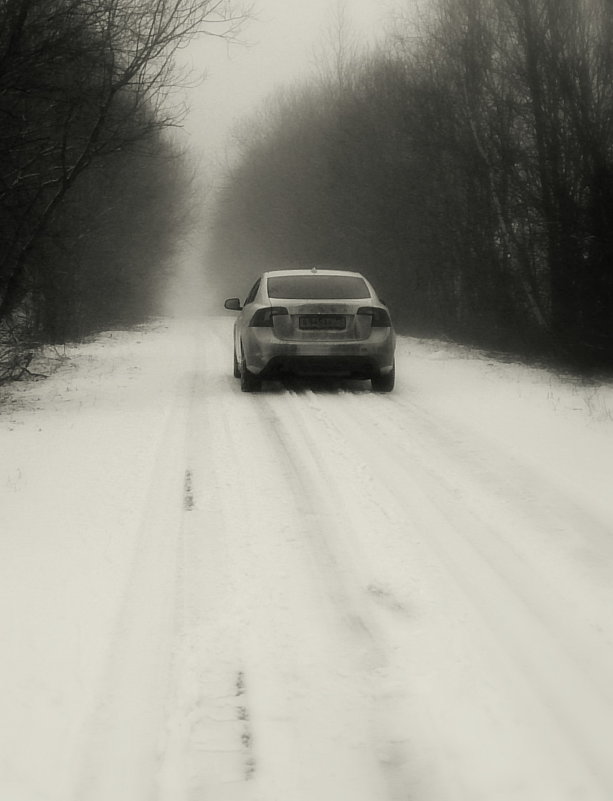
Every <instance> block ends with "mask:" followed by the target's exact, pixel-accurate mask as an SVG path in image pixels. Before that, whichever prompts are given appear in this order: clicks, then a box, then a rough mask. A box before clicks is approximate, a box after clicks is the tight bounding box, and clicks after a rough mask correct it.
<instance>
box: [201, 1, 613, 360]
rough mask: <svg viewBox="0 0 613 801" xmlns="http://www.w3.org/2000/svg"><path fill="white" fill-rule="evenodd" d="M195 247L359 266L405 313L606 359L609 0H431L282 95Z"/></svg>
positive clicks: (257, 260) (417, 327)
mask: <svg viewBox="0 0 613 801" xmlns="http://www.w3.org/2000/svg"><path fill="white" fill-rule="evenodd" d="M340 55H342V53H340ZM337 61H338V60H337ZM245 131H247V133H245ZM209 257H210V259H211V261H212V262H213V263H215V264H216V265H217V266H218V268H219V271H220V274H224V275H236V276H237V278H236V280H237V281H242V282H243V283H245V282H247V283H248V281H249V280H250V276H252V275H253V274H254V273H255V272H257V270H258V269H261V268H275V267H279V266H281V265H291V264H295V265H298V264H311V263H314V264H320V265H322V264H329V265H337V266H342V267H346V268H355V269H358V270H363V271H365V272H366V273H367V274H368V275H369V276H371V277H372V278H373V280H374V281H375V282H376V284H377V285H378V286H379V287H381V292H382V294H383V295H384V297H386V299H387V301H388V302H389V304H390V305H391V306H392V309H393V312H394V316H395V319H396V322H397V324H398V327H399V328H400V329H401V330H404V331H406V332H412V333H415V334H421V335H430V336H447V337H452V338H454V339H457V340H461V341H465V342H472V343H476V344H480V345H484V346H488V347H496V348H501V349H506V350H513V351H515V352H518V351H522V352H524V353H540V354H545V353H548V354H552V355H555V356H557V357H561V358H564V359H566V360H572V361H574V362H575V363H583V364H586V365H587V364H598V365H602V364H606V363H610V360H611V357H612V356H613V325H612V320H613V6H612V5H611V3H610V2H608V0H440V2H439V3H438V5H437V8H436V12H435V13H434V14H433V15H432V17H431V18H430V19H429V21H428V22H427V24H424V25H423V26H422V27H421V28H420V30H419V32H418V34H417V35H416V34H415V32H414V31H411V32H410V35H409V29H408V28H407V29H406V30H404V31H403V30H402V29H397V30H396V31H395V32H394V34H393V35H390V38H389V40H388V42H387V44H386V46H385V47H383V48H381V50H380V51H379V52H378V53H377V54H375V55H369V56H367V57H362V58H361V59H359V60H358V61H355V62H354V63H353V64H352V69H351V70H348V69H346V68H343V69H342V70H341V69H339V70H338V71H337V73H335V74H330V75H329V76H328V79H327V80H317V81H315V82H313V83H312V84H311V85H309V86H306V87H302V88H293V89H289V90H287V91H285V92H284V93H281V94H280V95H277V96H276V98H274V99H273V100H272V101H271V103H270V104H269V106H268V108H267V109H266V111H265V112H263V113H262V114H261V115H260V116H259V118H258V119H257V120H254V121H252V122H251V124H250V126H249V128H247V127H245V129H244V132H243V137H242V142H241V155H240V158H239V160H238V162H237V164H236V165H235V166H234V167H233V168H232V169H231V170H230V172H229V174H228V176H227V180H226V183H225V186H224V189H223V191H222V193H221V195H220V200H219V203H218V206H217V209H216V215H215V219H214V224H213V229H212V240H211V252H210V256H209ZM224 288H225V287H224ZM228 289H229V287H228ZM232 289H233V290H235V289H236V286H234V287H233V288H232Z"/></svg>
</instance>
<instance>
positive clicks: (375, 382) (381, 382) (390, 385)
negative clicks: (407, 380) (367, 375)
mask: <svg viewBox="0 0 613 801" xmlns="http://www.w3.org/2000/svg"><path fill="white" fill-rule="evenodd" d="M370 383H371V386H372V389H373V392H391V391H392V390H393V389H394V384H395V383H396V367H395V366H394V367H392V369H391V370H390V372H389V373H385V375H376V376H375V375H374V376H372V378H371V379H370Z"/></svg>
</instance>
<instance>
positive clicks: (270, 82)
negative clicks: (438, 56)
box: [181, 0, 418, 172]
mask: <svg viewBox="0 0 613 801" xmlns="http://www.w3.org/2000/svg"><path fill="white" fill-rule="evenodd" d="M417 4H418V0H409V2H405V3H401V2H400V0H346V2H342V0H310V2H308V3H305V2H303V1H302V0H257V2H256V3H255V5H254V13H253V16H252V17H251V18H250V19H249V20H248V21H247V22H246V23H245V25H244V26H243V29H242V32H241V34H240V37H239V38H240V41H239V42H238V43H237V44H231V45H229V44H228V43H227V42H225V41H223V40H219V39H215V38H213V37H210V36H205V37H201V38H199V39H197V40H195V41H194V42H192V43H191V45H190V46H189V47H188V48H186V49H185V50H184V51H182V53H181V58H182V59H183V61H184V64H185V66H187V67H188V68H189V69H191V70H193V75H194V77H196V76H197V75H200V76H205V79H204V80H203V81H201V82H200V83H199V85H198V86H195V87H192V88H190V89H189V90H188V91H187V92H186V102H187V104H188V105H189V113H188V115H187V117H186V120H185V125H184V128H183V132H182V135H183V138H184V141H185V142H186V144H187V146H188V148H189V149H190V150H191V151H192V153H193V154H194V157H195V159H196V160H197V162H198V163H199V165H200V166H204V168H205V169H206V170H208V171H209V172H210V171H211V170H213V169H214V168H215V167H217V166H219V165H220V164H223V163H224V162H225V161H226V159H227V158H228V157H229V154H230V152H231V134H232V130H233V128H234V126H235V125H236V124H237V123H238V122H239V121H240V120H242V119H245V118H246V117H248V116H249V115H250V114H251V113H253V112H254V111H255V110H256V109H257V108H258V107H259V106H260V105H261V104H262V102H263V100H264V99H265V98H266V97H267V96H268V95H270V94H271V93H272V92H273V91H274V90H275V88H277V87H280V86H284V85H287V84H289V83H294V82H296V81H300V80H305V79H308V78H309V77H310V76H313V74H315V73H316V71H317V69H318V68H320V66H321V61H322V56H323V53H324V52H325V51H326V50H327V48H328V47H329V39H330V36H331V32H332V31H334V29H335V27H338V18H339V14H340V15H342V17H343V18H344V21H345V25H346V30H347V34H348V36H350V37H351V39H352V40H353V41H355V43H356V44H358V45H364V46H367V45H371V44H373V43H374V42H376V41H377V40H379V39H380V37H381V36H382V35H383V34H384V31H385V27H386V25H387V23H388V21H389V20H390V19H391V17H392V16H393V14H394V11H395V9H397V8H398V7H399V6H400V5H402V6H403V7H404V8H405V9H407V8H408V9H410V8H411V6H414V7H417Z"/></svg>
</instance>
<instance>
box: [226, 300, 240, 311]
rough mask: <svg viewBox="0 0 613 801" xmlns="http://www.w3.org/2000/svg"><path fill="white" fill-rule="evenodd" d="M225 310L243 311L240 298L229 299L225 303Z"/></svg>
mask: <svg viewBox="0 0 613 801" xmlns="http://www.w3.org/2000/svg"><path fill="white" fill-rule="evenodd" d="M224 308H226V309H229V310H230V311H242V310H243V307H242V306H241V302H240V298H228V299H227V300H226V302H225V303H224Z"/></svg>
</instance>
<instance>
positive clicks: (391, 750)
mask: <svg viewBox="0 0 613 801" xmlns="http://www.w3.org/2000/svg"><path fill="white" fill-rule="evenodd" d="M231 325H232V318H231V316H230V315H228V316H227V317H223V318H222V317H219V318H211V319H209V320H205V321H202V322H194V323H190V324H178V323H175V322H168V323H163V322H160V323H159V324H157V325H155V326H151V327H150V328H147V329H145V330H141V331H138V332H132V333H112V334H110V333H109V334H105V335H102V336H101V337H99V338H98V339H97V340H96V341H95V342H92V343H89V344H84V345H81V346H79V347H72V348H69V349H67V352H66V356H67V357H68V358H67V359H60V358H59V357H60V356H62V355H63V354H51V355H52V356H53V362H52V363H53V364H54V365H55V368H56V369H55V370H54V372H53V374H52V375H51V376H50V377H49V378H48V379H46V380H38V381H30V382H27V383H19V384H17V385H14V386H12V387H10V388H6V387H5V388H0V393H1V394H0V548H1V552H0V593H1V603H0V642H1V648H2V652H1V661H0V801H610V800H611V799H612V798H613V493H612V492H611V486H612V479H613V388H612V387H610V386H602V385H588V384H582V383H581V382H578V381H572V380H570V379H563V378H559V377H556V376H554V375H552V374H550V373H548V372H546V371H544V370H538V369H530V368H526V367H521V366H518V365H513V364H502V363H498V362H496V361H495V360H493V359H492V358H488V357H486V356H484V355H483V354H478V353H474V352H471V351H469V350H465V349H461V348H457V347H452V346H449V345H442V344H440V343H438V344H437V343H432V342H422V341H416V340H411V339H401V340H400V341H399V345H398V375H399V379H398V384H397V389H396V391H395V392H394V393H392V394H391V395H375V394H372V393H371V392H370V391H369V388H368V385H367V384H363V383H357V384H355V385H352V384H349V383H348V384H340V385H334V386H329V385H328V386H326V385H319V384H314V385H310V386H309V385H295V386H292V387H291V388H289V389H288V388H285V387H283V386H281V385H280V384H270V385H267V386H266V391H265V392H263V393H262V394H257V395H246V394H243V393H241V392H240V389H239V383H238V381H236V379H234V378H233V377H232V357H231ZM46 366H48V365H44V364H43V365H40V366H39V368H38V369H42V368H43V367H46Z"/></svg>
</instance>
